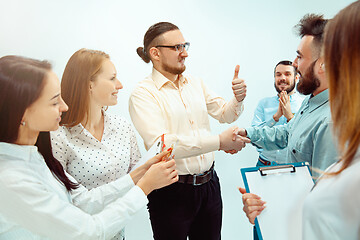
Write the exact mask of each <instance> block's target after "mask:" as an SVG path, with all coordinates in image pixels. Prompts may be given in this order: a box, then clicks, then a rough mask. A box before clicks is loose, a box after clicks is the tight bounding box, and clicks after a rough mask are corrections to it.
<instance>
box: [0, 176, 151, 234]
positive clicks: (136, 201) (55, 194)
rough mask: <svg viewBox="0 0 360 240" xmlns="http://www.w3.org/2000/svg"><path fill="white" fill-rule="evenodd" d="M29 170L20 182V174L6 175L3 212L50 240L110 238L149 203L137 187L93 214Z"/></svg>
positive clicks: (0, 188) (0, 202)
mask: <svg viewBox="0 0 360 240" xmlns="http://www.w3.org/2000/svg"><path fill="white" fill-rule="evenodd" d="M28 171H29V172H28V174H30V175H27V174H25V175H24V174H22V180H21V181H20V182H19V179H18V178H17V176H14V175H12V176H9V175H8V176H4V175H3V176H2V178H1V180H0V191H1V193H2V195H3V196H6V197H2V198H0V212H1V215H2V216H4V217H5V218H6V219H8V220H9V221H11V222H13V223H16V224H19V225H20V226H21V227H23V228H26V229H27V230H29V231H30V232H33V233H35V234H38V235H40V236H43V237H46V238H49V239H55V240H56V239H59V240H62V239H79V240H81V239H109V238H111V237H113V236H114V235H115V234H116V233H118V231H119V230H120V229H121V228H123V227H124V226H125V223H126V222H127V221H128V220H129V219H130V218H131V217H132V216H133V215H134V214H135V213H136V212H137V211H139V210H140V209H141V208H143V207H144V206H145V205H146V203H147V199H146V196H145V194H144V193H143V192H142V191H141V189H139V188H138V187H134V188H132V189H131V190H130V191H129V192H128V193H127V194H126V195H125V196H124V197H123V198H120V199H117V200H116V201H114V202H113V203H111V204H109V205H107V206H106V207H105V208H104V209H103V210H102V211H100V212H99V213H97V214H93V215H91V214H88V213H86V212H84V211H82V210H81V209H79V208H77V207H75V206H74V205H72V204H71V203H70V202H69V200H68V199H69V198H68V197H67V194H66V192H65V189H64V188H62V187H61V188H60V185H54V186H58V187H55V188H54V189H53V188H52V185H51V186H49V185H47V184H48V182H44V181H46V180H44V181H43V182H42V181H39V180H37V179H36V178H31V177H29V176H31V174H34V173H32V171H33V170H31V169H28ZM4 177H6V179H7V180H6V179H5V178H4ZM11 178H12V179H14V180H13V181H11V180H9V179H11ZM3 180H5V181H3ZM44 226H46V228H45V227H44Z"/></svg>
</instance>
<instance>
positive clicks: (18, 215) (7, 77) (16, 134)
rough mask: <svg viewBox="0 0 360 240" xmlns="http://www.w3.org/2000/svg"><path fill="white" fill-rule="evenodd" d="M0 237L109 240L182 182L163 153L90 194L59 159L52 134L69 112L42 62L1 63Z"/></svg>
mask: <svg viewBox="0 0 360 240" xmlns="http://www.w3.org/2000/svg"><path fill="white" fill-rule="evenodd" d="M0 86H1V87H0V126H1V127H0V192H1V198H0V226H1V228H0V238H1V239H62V240H63V239H110V238H112V237H114V236H115V235H116V234H117V233H118V232H119V231H120V229H121V228H122V227H124V224H125V222H126V221H127V220H128V219H129V218H131V216H133V215H134V214H135V213H136V212H137V211H138V210H139V209H141V208H142V207H144V206H145V205H146V203H147V198H146V195H148V194H149V193H150V192H151V191H152V190H154V189H158V188H161V187H163V186H167V185H169V184H172V183H174V182H176V181H177V178H178V177H177V172H176V170H175V162H174V160H171V161H168V162H161V161H160V160H161V158H162V157H163V156H164V155H165V154H167V152H163V153H161V154H159V155H157V156H155V157H154V158H152V159H150V160H148V161H147V162H146V163H145V164H144V165H143V166H141V167H139V168H138V169H136V170H134V171H133V172H132V173H131V174H128V175H126V176H124V177H122V178H120V179H118V180H116V181H114V182H111V183H109V184H107V185H104V186H101V187H98V188H94V189H92V190H91V191H88V190H87V189H85V188H84V187H83V186H82V185H78V184H77V182H76V181H75V180H74V179H73V178H72V177H71V176H69V175H68V174H67V173H66V172H64V170H63V168H62V165H61V164H60V163H59V162H58V161H57V160H56V159H55V158H54V156H53V154H52V150H51V144H50V135H49V131H54V130H56V129H57V128H58V127H59V122H60V120H61V114H62V112H65V111H66V110H67V109H68V107H67V105H66V104H65V102H64V101H63V99H62V98H61V94H60V92H61V91H60V83H59V80H58V78H57V77H56V75H55V74H54V72H53V71H51V65H50V64H49V63H47V62H44V61H38V60H34V59H29V58H24V57H19V56H5V57H2V58H0Z"/></svg>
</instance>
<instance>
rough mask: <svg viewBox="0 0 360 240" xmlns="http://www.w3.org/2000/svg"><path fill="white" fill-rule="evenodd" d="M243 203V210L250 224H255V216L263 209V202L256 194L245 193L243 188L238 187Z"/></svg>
mask: <svg viewBox="0 0 360 240" xmlns="http://www.w3.org/2000/svg"><path fill="white" fill-rule="evenodd" d="M239 191H240V193H241V194H242V201H243V204H244V207H243V211H244V212H245V214H246V217H247V218H248V219H249V222H250V223H251V224H255V218H256V217H257V216H259V215H260V213H261V212H262V210H264V208H265V207H266V206H265V203H266V202H264V201H262V200H261V198H260V197H259V196H258V195H255V194H252V193H246V190H245V188H239Z"/></svg>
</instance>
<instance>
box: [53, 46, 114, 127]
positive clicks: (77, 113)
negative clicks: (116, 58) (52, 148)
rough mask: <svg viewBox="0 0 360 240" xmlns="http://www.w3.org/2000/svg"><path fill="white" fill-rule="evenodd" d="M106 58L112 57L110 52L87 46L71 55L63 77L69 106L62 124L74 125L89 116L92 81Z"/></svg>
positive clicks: (62, 89)
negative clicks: (87, 47)
mask: <svg viewBox="0 0 360 240" xmlns="http://www.w3.org/2000/svg"><path fill="white" fill-rule="evenodd" d="M105 59H110V57H109V55H108V54H106V53H104V52H102V51H97V50H89V49H85V48H83V49H80V50H78V51H77V52H75V53H74V54H73V55H72V56H71V58H70V59H69V61H68V63H67V64H66V67H65V70H64V73H63V76H62V79H61V95H62V97H63V99H64V101H65V102H66V104H67V105H68V106H69V110H68V111H67V112H65V113H63V116H62V120H61V123H60V124H61V125H64V126H66V127H73V126H75V125H77V124H79V123H81V122H82V121H83V120H84V118H85V117H87V116H89V110H90V109H89V107H90V106H89V104H90V91H89V89H90V82H91V81H94V80H95V78H96V76H97V75H98V74H99V72H100V69H101V66H102V63H103V61H104V60H105ZM87 120H88V119H86V121H85V123H86V122H87Z"/></svg>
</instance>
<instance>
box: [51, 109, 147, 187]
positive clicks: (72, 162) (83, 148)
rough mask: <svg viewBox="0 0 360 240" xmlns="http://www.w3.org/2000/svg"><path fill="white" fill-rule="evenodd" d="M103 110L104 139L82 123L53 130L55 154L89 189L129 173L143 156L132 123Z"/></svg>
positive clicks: (71, 173)
mask: <svg viewBox="0 0 360 240" xmlns="http://www.w3.org/2000/svg"><path fill="white" fill-rule="evenodd" d="M103 113H104V133H103V136H102V139H101V142H100V141H98V140H97V139H96V138H95V137H93V135H92V134H91V133H90V132H89V131H87V130H86V129H85V128H84V127H83V126H82V125H81V123H80V124H78V125H76V126H74V127H71V128H66V127H60V128H59V129H58V130H57V131H55V132H51V141H52V148H53V154H54V157H55V158H56V159H57V160H59V161H60V163H61V164H62V165H63V167H64V169H65V170H66V171H67V172H68V173H69V174H70V175H71V176H73V177H74V178H75V179H76V181H78V182H79V183H81V184H82V185H84V186H85V187H86V188H87V189H92V188H94V187H98V186H101V185H103V184H105V183H109V182H112V181H114V180H116V179H118V178H120V177H122V176H124V175H126V174H127V173H129V172H130V170H131V169H132V167H133V166H134V165H135V164H136V162H138V161H139V160H140V157H141V155H140V151H139V147H138V145H137V141H136V136H135V133H134V131H133V129H132V127H131V125H130V123H129V122H128V121H126V120H125V119H123V118H122V117H119V116H116V115H110V114H106V113H105V111H103Z"/></svg>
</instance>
